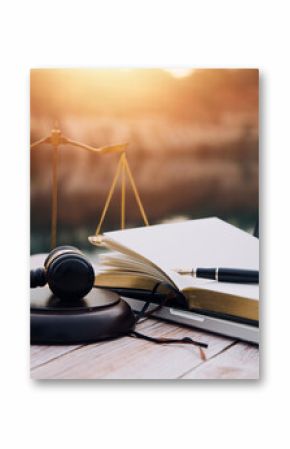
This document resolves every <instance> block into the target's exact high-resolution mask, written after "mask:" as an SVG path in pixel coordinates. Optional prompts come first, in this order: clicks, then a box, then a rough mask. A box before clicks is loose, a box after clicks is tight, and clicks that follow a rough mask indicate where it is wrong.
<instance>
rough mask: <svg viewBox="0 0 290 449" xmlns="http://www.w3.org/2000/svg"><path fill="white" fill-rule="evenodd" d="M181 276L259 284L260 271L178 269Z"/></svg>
mask: <svg viewBox="0 0 290 449" xmlns="http://www.w3.org/2000/svg"><path fill="white" fill-rule="evenodd" d="M176 271H177V273H179V274H187V275H190V276H195V277H198V278H204V279H213V280H216V281H219V282H234V283H236V284H259V271H256V270H244V269H239V268H196V269H192V270H185V269H177V270H176Z"/></svg>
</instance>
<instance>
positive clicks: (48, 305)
mask: <svg viewBox="0 0 290 449" xmlns="http://www.w3.org/2000/svg"><path fill="white" fill-rule="evenodd" d="M30 295H31V296H30V298H31V301H30V335H31V343H32V344H65V345H67V344H76V343H92V342H95V341H99V340H106V339H111V338H116V337H119V336H122V335H125V334H127V333H128V332H130V330H132V329H133V328H134V326H135V317H134V314H133V311H132V309H131V308H130V306H129V305H128V304H127V303H126V302H125V301H124V300H122V299H121V298H120V296H119V295H118V294H117V293H114V292H111V291H109V290H104V289H97V288H93V289H92V290H91V291H90V292H89V293H88V295H87V296H85V297H84V298H82V299H81V300H78V301H74V302H63V301H61V300H60V299H59V298H57V297H56V296H54V295H52V293H51V291H50V290H49V288H48V287H47V286H46V287H41V288H35V289H31V290H30Z"/></svg>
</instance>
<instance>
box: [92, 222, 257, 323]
mask: <svg viewBox="0 0 290 449" xmlns="http://www.w3.org/2000/svg"><path fill="white" fill-rule="evenodd" d="M89 240H90V242H91V243H92V244H94V245H96V246H102V247H105V248H107V249H109V250H110V252H108V253H104V254H102V255H101V260H100V264H99V266H98V267H97V268H96V278H95V285H96V286H99V287H109V288H126V289H131V288H132V289H144V290H152V288H153V287H154V285H156V283H157V282H160V281H161V282H166V283H170V284H171V285H172V287H174V288H175V289H177V290H179V291H180V292H181V293H182V294H183V295H184V297H185V298H186V301H187V304H188V308H189V309H191V310H200V309H202V310H207V311H210V312H214V313H220V314H225V315H231V316H234V317H240V318H244V319H249V320H255V321H258V319H259V286H258V285H257V284H256V285H255V284H254V285H253V284H233V283H225V282H217V281H215V280H207V279H200V278H194V277H192V276H190V275H180V274H178V273H177V272H176V269H177V268H184V269H186V268H190V269H192V268H197V267H200V268H210V267H226V268H244V269H253V270H258V269H259V240H258V239H257V238H256V237H253V236H252V235H250V234H248V233H247V232H245V231H242V230H240V229H238V228H236V227H234V226H232V225H230V224H228V223H225V222H224V221H222V220H220V219H218V218H205V219H200V220H191V221H185V222H182V223H174V224H160V225H154V226H148V227H141V228H135V229H126V230H122V231H114V232H108V233H105V234H103V235H99V236H92V237H89Z"/></svg>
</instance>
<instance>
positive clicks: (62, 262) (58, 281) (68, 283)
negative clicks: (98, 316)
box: [44, 246, 95, 301]
mask: <svg viewBox="0 0 290 449" xmlns="http://www.w3.org/2000/svg"><path fill="white" fill-rule="evenodd" d="M44 270H45V278H46V282H47V283H48V285H49V288H50V289H51V291H52V292H53V293H54V294H55V295H56V296H57V297H58V298H60V299H62V300H64V301H71V300H77V299H80V298H82V297H83V296H85V295H86V294H87V293H88V292H89V291H90V290H91V289H92V288H93V285H94V278H95V274H94V269H93V266H92V264H91V263H90V261H89V260H88V259H87V258H86V256H85V255H84V254H83V253H82V252H81V251H80V250H78V249H77V248H75V247H73V246H59V247H57V248H55V249H54V250H53V251H51V253H50V254H49V255H48V256H47V258H46V259H45V262H44Z"/></svg>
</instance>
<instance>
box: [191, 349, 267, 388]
mask: <svg viewBox="0 0 290 449" xmlns="http://www.w3.org/2000/svg"><path fill="white" fill-rule="evenodd" d="M182 378H183V379H259V349H258V347H257V346H254V345H250V344H246V343H236V344H234V345H232V346H231V347H230V348H229V349H227V350H226V351H223V352H222V353H220V354H217V355H216V356H215V357H213V358H212V359H210V360H208V361H207V362H205V363H203V364H202V365H200V366H199V367H197V368H196V369H193V370H191V371H189V372H188V373H187V374H186V375H184V376H183V377H182Z"/></svg>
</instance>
